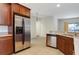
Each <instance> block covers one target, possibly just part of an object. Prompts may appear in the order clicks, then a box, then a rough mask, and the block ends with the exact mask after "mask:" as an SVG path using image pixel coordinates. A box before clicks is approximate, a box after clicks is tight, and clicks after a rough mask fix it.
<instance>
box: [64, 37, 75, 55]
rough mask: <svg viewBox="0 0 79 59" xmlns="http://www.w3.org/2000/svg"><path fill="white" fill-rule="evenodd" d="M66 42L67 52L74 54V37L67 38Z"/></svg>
mask: <svg viewBox="0 0 79 59" xmlns="http://www.w3.org/2000/svg"><path fill="white" fill-rule="evenodd" d="M65 42H66V43H65V49H66V50H65V54H67V55H72V54H73V51H74V45H73V39H72V38H67V39H66V41H65Z"/></svg>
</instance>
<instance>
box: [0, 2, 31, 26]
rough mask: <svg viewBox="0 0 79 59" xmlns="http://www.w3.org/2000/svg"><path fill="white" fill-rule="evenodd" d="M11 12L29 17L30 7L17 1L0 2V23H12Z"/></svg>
mask: <svg viewBox="0 0 79 59" xmlns="http://www.w3.org/2000/svg"><path fill="white" fill-rule="evenodd" d="M13 12H16V13H18V14H21V15H24V16H27V17H30V9H29V8H27V7H25V6H22V5H20V4H17V3H12V4H11V3H0V25H12V23H13V22H12V20H13Z"/></svg>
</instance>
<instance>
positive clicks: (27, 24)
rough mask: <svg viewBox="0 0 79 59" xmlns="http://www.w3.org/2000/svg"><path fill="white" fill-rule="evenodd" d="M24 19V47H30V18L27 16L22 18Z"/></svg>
mask: <svg viewBox="0 0 79 59" xmlns="http://www.w3.org/2000/svg"><path fill="white" fill-rule="evenodd" d="M23 19H24V48H28V47H30V39H31V37H30V35H31V34H30V19H29V18H25V17H24V18H23Z"/></svg>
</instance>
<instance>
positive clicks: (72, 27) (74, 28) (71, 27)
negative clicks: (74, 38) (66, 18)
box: [68, 23, 79, 32]
mask: <svg viewBox="0 0 79 59" xmlns="http://www.w3.org/2000/svg"><path fill="white" fill-rule="evenodd" d="M68 32H79V23H74V24H68Z"/></svg>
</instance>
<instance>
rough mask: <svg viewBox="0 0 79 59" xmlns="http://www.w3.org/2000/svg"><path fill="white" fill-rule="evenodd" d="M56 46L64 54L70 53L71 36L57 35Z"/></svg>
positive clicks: (72, 47) (72, 49) (71, 45)
mask: <svg viewBox="0 0 79 59" xmlns="http://www.w3.org/2000/svg"><path fill="white" fill-rule="evenodd" d="M57 48H58V49H59V50H60V51H62V52H63V53H64V54H66V55H72V54H73V51H74V45H73V38H70V37H65V36H61V35H57Z"/></svg>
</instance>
